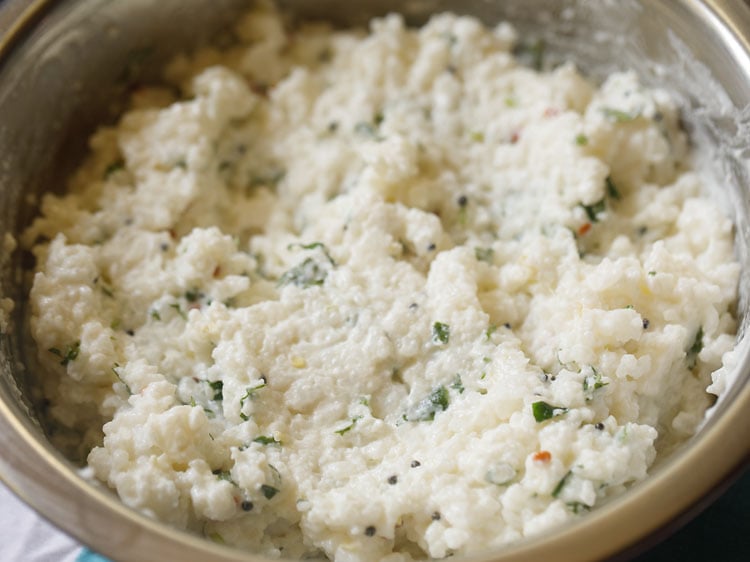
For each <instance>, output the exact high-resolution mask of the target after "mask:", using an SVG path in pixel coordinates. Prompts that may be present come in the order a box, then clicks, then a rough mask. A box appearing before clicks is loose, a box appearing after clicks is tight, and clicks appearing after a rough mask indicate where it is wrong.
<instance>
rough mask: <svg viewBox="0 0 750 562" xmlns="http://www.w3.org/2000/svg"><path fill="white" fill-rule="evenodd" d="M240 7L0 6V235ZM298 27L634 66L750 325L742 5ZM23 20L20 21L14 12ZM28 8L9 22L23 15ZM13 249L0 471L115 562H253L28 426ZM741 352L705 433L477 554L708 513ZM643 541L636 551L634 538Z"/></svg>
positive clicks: (494, 12)
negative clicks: (684, 137) (152, 509)
mask: <svg viewBox="0 0 750 562" xmlns="http://www.w3.org/2000/svg"><path fill="white" fill-rule="evenodd" d="M246 4H247V3H246V2H243V1H241V0H216V1H215V2H211V3H207V2H199V1H197V0H193V1H189V2H186V1H184V0H162V1H161V2H158V3H157V2H152V1H149V0H129V1H128V2H110V1H105V0H79V1H77V2H74V1H65V0H58V1H52V0H38V1H33V2H32V1H26V0H15V1H10V2H6V3H5V6H4V8H3V11H2V12H0V25H4V26H6V29H5V30H4V31H5V34H4V36H3V38H2V40H0V155H2V156H0V209H1V210H0V234H4V233H6V232H7V233H10V234H13V235H15V234H17V233H18V232H20V231H22V230H23V228H24V226H25V225H26V224H28V221H29V220H30V218H31V217H32V216H33V213H34V212H35V204H34V203H35V201H36V196H37V195H38V194H40V193H42V192H44V191H48V190H60V189H62V188H63V187H64V183H65V178H66V176H67V175H68V174H69V173H70V172H71V171H72V170H73V169H74V168H75V166H76V165H77V163H78V162H79V161H80V158H81V156H82V154H83V152H84V150H85V148H86V138H87V137H88V135H89V134H90V133H91V132H92V131H93V130H94V128H95V127H96V126H97V124H99V123H102V122H108V121H109V122H111V121H112V120H113V119H114V118H115V116H116V115H117V113H118V111H120V110H121V108H122V107H123V105H122V102H123V100H124V98H125V96H126V94H127V91H128V89H129V88H130V87H131V86H132V84H133V83H134V82H135V81H138V82H151V81H157V80H158V77H159V69H160V67H161V66H162V65H163V64H164V63H165V61H167V60H168V59H169V58H170V57H171V56H172V55H174V54H175V53H177V52H180V51H185V50H189V49H192V48H194V47H195V46H196V45H197V44H200V43H202V42H208V41H215V40H221V37H222V33H221V30H222V29H224V28H226V26H228V25H230V24H231V22H232V21H234V19H235V18H236V16H237V14H238V13H239V12H240V11H241V10H242V9H243V7H245V6H246ZM280 4H281V5H282V6H284V7H285V8H287V9H288V10H289V12H290V14H291V15H292V17H295V18H316V19H327V20H331V21H333V22H334V23H335V24H337V25H364V24H366V22H367V21H368V20H369V19H370V18H371V17H373V16H376V15H382V14H384V13H387V12H389V11H400V12H402V13H404V14H405V15H406V17H407V20H408V21H409V22H410V23H415V24H416V23H420V22H423V21H425V19H426V18H427V17H429V14H431V13H434V12H438V11H443V10H453V11H457V12H460V13H467V14H473V15H476V16H478V17H480V18H481V19H483V20H484V21H485V22H486V23H488V24H493V23H496V22H498V21H500V20H503V19H507V20H510V21H512V22H513V23H514V24H515V25H516V26H517V28H518V29H519V30H520V32H521V34H522V36H524V35H534V36H541V37H543V38H544V39H545V41H546V44H547V45H548V47H549V51H550V52H551V56H558V57H560V58H565V59H570V60H573V61H575V62H576V63H577V64H578V65H579V67H580V68H581V69H582V70H583V71H584V72H585V73H587V74H589V75H591V76H593V77H594V78H601V77H602V76H604V75H605V74H606V73H607V72H609V71H611V70H612V69H615V68H619V69H624V68H633V69H635V70H636V71H637V72H638V73H639V74H640V76H641V77H642V79H643V80H644V81H645V83H647V84H649V85H655V84H658V85H661V86H663V87H665V88H666V89H668V90H670V91H671V92H672V94H673V95H674V96H675V97H676V98H677V100H678V101H679V103H680V104H681V105H682V107H683V108H684V113H683V117H684V122H685V125H686V127H687V128H688V130H689V131H690V133H691V135H692V138H693V139H694V142H695V144H696V146H697V147H698V149H699V153H700V154H701V155H702V156H701V160H702V161H703V162H704V163H705V165H706V166H707V167H708V168H709V169H710V170H711V171H712V174H713V176H714V177H715V178H716V182H715V184H716V185H715V186H714V189H713V192H712V193H713V195H714V196H715V197H716V198H717V200H719V201H720V202H721V203H722V205H723V206H724V208H725V209H726V211H727V213H728V214H729V215H730V216H731V217H732V219H733V220H734V222H735V224H736V246H737V256H738V258H739V260H740V261H741V263H742V264H743V274H742V279H741V283H740V294H741V297H740V302H739V305H738V315H739V317H740V319H741V330H740V331H741V334H744V333H745V332H746V329H747V325H748V322H750V314H748V306H750V301H749V300H748V296H749V295H748V291H749V289H750V224H749V222H748V218H749V217H750V181H748V170H747V166H746V161H747V157H748V155H750V134H748V126H750V113H748V112H747V111H745V110H744V109H743V108H745V107H747V106H748V105H750V36H749V35H748V34H750V31H749V30H750V8H748V7H747V5H746V4H745V3H742V2H735V1H733V0H706V1H704V2H699V1H698V0H682V1H679V2H647V1H645V0H642V1H637V0H629V1H627V2H617V3H615V2H593V1H587V0H580V1H574V0H560V1H558V2H552V1H547V0H504V1H500V0H496V1H493V0H468V1H465V2H452V1H450V0H432V1H431V0H409V1H407V2H401V1H398V0H382V1H377V0H365V1H361V2H356V3H352V2H347V1H346V0H317V1H316V0H297V1H294V0H281V1H280ZM22 12H23V13H22ZM21 13H22V15H19V14H21ZM27 266H28V256H26V255H25V254H24V253H23V252H21V251H17V252H14V253H12V254H11V255H3V256H2V259H0V269H1V271H0V275H1V276H0V282H1V290H0V292H1V293H2V295H0V296H5V297H9V298H12V299H13V300H14V301H15V302H16V307H15V310H14V313H13V318H12V322H11V326H10V327H9V329H8V330H7V331H6V333H3V334H1V335H0V448H2V450H3V451H4V453H3V455H2V457H1V458H0V477H2V479H3V481H5V483H6V484H8V485H9V486H10V487H11V489H13V490H14V491H15V492H16V493H17V494H18V495H19V496H21V497H22V498H23V499H24V500H25V501H26V502H27V503H29V504H30V505H31V506H32V507H34V508H35V509H36V510H37V511H39V512H40V513H41V514H42V515H43V516H45V517H47V518H48V519H49V520H50V521H52V522H53V523H55V524H56V525H58V526H59V527H61V528H62V529H64V530H65V531H67V532H69V533H70V534H72V535H74V536H76V537H77V538H78V539H80V540H81V541H83V542H84V543H86V544H88V545H90V546H91V547H92V548H94V549H96V550H97V551H99V552H102V553H103V554H106V555H108V556H110V557H112V558H113V559H117V560H172V559H179V560H185V561H190V560H204V559H211V560H217V561H224V560H225V561H229V560H259V558H258V557H254V556H252V555H248V554H244V553H240V552H238V551H233V550H231V549H228V548H224V547H221V546H218V545H214V544H211V543H209V542H207V541H205V540H203V539H199V538H197V537H193V536H190V535H188V534H186V533H182V532H180V531H176V530H174V529H171V528H169V527H166V526H164V525H162V524H159V523H156V522H154V521H152V520H150V519H148V518H147V517H145V516H143V515H140V514H138V513H136V512H134V511H132V510H130V509H128V508H126V507H124V506H123V505H122V504H121V503H119V501H118V500H117V499H116V498H115V497H114V496H113V495H112V494H111V493H110V492H109V491H108V490H106V489H105V488H104V487H97V486H94V485H91V484H90V483H88V482H86V481H84V480H83V479H82V478H81V477H80V476H79V475H78V473H77V468H76V467H75V466H74V465H73V464H72V463H71V462H70V461H68V460H67V459H65V458H64V457H63V456H62V455H61V454H60V453H59V452H58V451H56V450H55V449H54V448H53V447H52V446H51V445H50V444H49V442H48V441H47V439H46V438H45V431H44V428H43V427H42V425H41V424H40V423H39V420H38V417H37V416H36V413H35V412H36V410H35V406H34V404H35V401H34V398H33V397H34V392H33V391H34V370H33V367H32V366H33V361H31V360H30V357H31V355H32V354H33V352H32V351H29V349H28V337H27V335H26V332H25V329H24V321H23V318H24V314H25V307H26V297H25V293H24V291H25V289H24V287H25V276H24V273H23V272H24V268H25V267H27ZM746 340H747V338H745V339H743V340H742V341H741V343H740V348H741V354H740V359H739V360H738V363H737V365H736V367H735V370H736V373H735V377H734V382H733V384H732V385H731V387H730V388H728V389H727V392H726V394H725V395H724V396H723V397H722V399H721V400H720V402H719V404H718V406H717V407H716V408H715V410H716V411H715V412H713V414H712V415H711V416H710V418H709V419H708V421H707V422H706V423H705V424H704V426H703V427H702V429H701V430H700V431H699V432H698V434H697V435H696V436H695V437H694V438H693V439H692V440H691V441H690V442H689V443H687V444H686V445H685V446H683V447H682V448H680V449H679V450H677V451H675V452H674V453H673V454H671V455H670V456H668V457H667V458H664V459H663V460H662V462H660V463H659V465H658V466H657V467H656V468H655V470H654V473H653V475H652V476H651V478H649V479H648V480H646V481H645V482H644V483H642V484H640V485H638V486H635V487H634V488H633V489H632V490H630V491H629V492H628V493H627V494H625V495H624V496H622V497H620V498H618V499H617V500H615V501H612V502H611V503H609V504H608V505H606V506H603V507H602V508H601V509H599V510H597V511H595V512H594V513H592V514H590V515H588V516H587V517H585V518H582V519H581V520H580V521H578V522H576V523H574V524H571V525H569V526H566V527H564V528H561V529H559V530H557V531H555V532H553V533H550V534H548V535H545V536H544V537H539V538H535V539H532V540H528V541H524V542H522V543H519V544H517V545H514V546H511V547H509V548H508V549H506V550H503V551H501V552H496V553H489V554H488V556H486V557H484V559H487V560H489V559H492V560H501V559H511V558H512V559H513V560H520V561H523V560H529V561H531V560H539V559H544V558H545V557H547V556H551V555H554V556H555V557H556V558H558V559H559V558H563V559H572V558H575V559H578V560H587V559H602V558H605V557H611V556H615V557H626V556H627V555H628V553H632V552H633V549H634V548H635V549H637V548H638V545H639V544H640V545H641V546H643V545H645V544H647V540H646V539H647V537H649V536H651V535H652V534H653V533H655V532H656V531H657V530H658V529H660V528H662V527H663V526H664V525H666V524H668V523H669V522H671V521H675V520H676V519H677V518H679V517H680V516H681V514H684V513H685V512H688V511H690V510H691V509H693V508H695V507H699V506H701V505H703V503H704V502H705V501H706V498H707V497H710V494H711V493H712V492H714V491H715V490H717V489H718V488H720V487H721V486H722V485H723V483H725V482H726V481H727V478H729V477H730V476H731V475H732V474H734V473H736V472H737V471H738V470H739V469H740V468H741V467H742V466H744V465H745V464H746V463H747V460H748V454H750V419H749V418H748V417H747V415H746V414H745V413H744V412H746V411H747V409H748V408H750V384H748V379H749V378H750V353H749V352H750V349H748V347H749V346H748V345H747V341H746ZM644 541H646V542H644Z"/></svg>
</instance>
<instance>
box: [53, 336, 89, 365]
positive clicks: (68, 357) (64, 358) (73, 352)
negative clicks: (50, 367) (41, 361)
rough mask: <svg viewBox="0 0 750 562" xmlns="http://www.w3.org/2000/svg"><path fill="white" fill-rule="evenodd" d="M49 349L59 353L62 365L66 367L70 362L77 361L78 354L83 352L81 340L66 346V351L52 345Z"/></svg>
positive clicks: (54, 353)
mask: <svg viewBox="0 0 750 562" xmlns="http://www.w3.org/2000/svg"><path fill="white" fill-rule="evenodd" d="M47 351H49V352H50V353H52V354H53V355H57V356H58V357H59V358H60V365H62V366H63V367H65V366H67V364H68V363H70V362H71V361H75V360H76V359H77V358H78V354H79V353H80V352H81V342H80V341H76V342H74V343H72V344H70V345H67V346H65V351H60V350H59V349H58V348H56V347H50V348H49V349H48V350H47Z"/></svg>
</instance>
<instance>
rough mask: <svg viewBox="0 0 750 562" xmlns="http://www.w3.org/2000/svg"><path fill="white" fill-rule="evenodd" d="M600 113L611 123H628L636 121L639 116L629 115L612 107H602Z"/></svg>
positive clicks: (637, 114)
mask: <svg viewBox="0 0 750 562" xmlns="http://www.w3.org/2000/svg"><path fill="white" fill-rule="evenodd" d="M602 113H603V114H604V116H605V117H606V118H607V119H608V120H610V121H612V122H613V123H628V122H629V121H633V120H635V119H637V118H638V117H639V115H640V114H639V113H636V114H631V113H628V112H626V111H622V110H620V109H615V108H612V107H603V108H602Z"/></svg>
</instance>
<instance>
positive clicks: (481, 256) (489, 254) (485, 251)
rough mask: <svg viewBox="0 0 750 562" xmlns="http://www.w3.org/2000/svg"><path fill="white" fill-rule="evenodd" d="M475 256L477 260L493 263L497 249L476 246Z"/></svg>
mask: <svg viewBox="0 0 750 562" xmlns="http://www.w3.org/2000/svg"><path fill="white" fill-rule="evenodd" d="M474 256H475V257H476V258H477V261H483V262H487V263H489V264H491V263H492V259H493V258H494V257H495V250H493V249H492V248H474Z"/></svg>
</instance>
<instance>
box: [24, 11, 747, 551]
mask: <svg viewBox="0 0 750 562" xmlns="http://www.w3.org/2000/svg"><path fill="white" fill-rule="evenodd" d="M237 34H238V36H239V38H240V41H241V44H240V46H237V47H234V48H231V49H230V50H228V51H225V52H219V51H215V50H206V51H202V52H200V53H198V54H197V55H194V56H191V57H185V58H183V59H180V60H178V61H176V62H175V63H174V64H172V65H171V67H170V68H169V70H168V73H167V74H168V80H169V81H170V83H172V84H174V85H175V86H176V87H177V89H179V91H180V93H181V95H180V98H179V99H178V100H176V99H175V98H174V90H175V89H163V90H162V89H150V90H142V91H139V92H136V93H135V94H134V98H133V108H132V110H130V111H128V112H127V113H126V114H125V115H124V116H123V117H122V119H121V120H120V122H119V123H118V124H117V125H116V126H113V127H107V128H102V129H101V130H100V131H99V132H97V133H96V135H94V137H93V138H92V140H91V156H90V157H89V158H88V160H87V161H86V162H85V164H84V165H83V166H82V168H81V169H80V170H79V171H78V173H77V174H76V175H75V176H74V178H73V179H72V181H71V184H70V191H69V193H68V194H66V195H65V196H55V195H47V196H45V197H44V200H43V203H42V213H41V216H40V217H39V218H38V219H37V220H36V222H35V223H34V225H33V226H32V227H31V228H30V229H29V230H28V231H27V232H26V233H25V235H24V237H23V243H24V244H25V246H26V247H33V251H34V254H35V255H36V257H37V260H38V271H37V273H36V276H35V279H34V285H33V289H32V291H31V305H32V317H31V328H32V332H33V335H34V338H35V339H36V341H37V342H38V349H39V360H40V362H41V364H42V365H43V366H44V367H45V368H46V369H47V370H48V371H49V376H48V377H47V378H46V381H45V385H46V392H47V396H48V399H49V401H50V415H51V416H52V417H53V419H55V420H56V422H57V423H58V424H59V425H60V426H61V427H65V428H68V429H69V430H72V432H73V433H74V434H81V433H82V434H84V435H85V439H84V442H83V443H82V444H81V445H80V450H81V451H83V452H84V454H85V453H88V465H89V466H90V469H91V471H92V473H93V475H95V476H96V478H98V479H100V480H102V481H104V482H106V483H107V484H109V486H111V487H112V488H113V489H115V490H116V491H117V493H118V494H119V496H120V497H121V498H122V500H123V501H124V502H125V503H126V504H127V505H129V506H132V507H134V508H136V509H138V510H141V511H143V512H145V513H147V514H149V515H152V516H153V517H156V518H159V519H161V520H164V521H167V522H169V523H172V524H174V525H177V526H180V527H185V528H188V529H191V530H194V531H196V532H198V533H203V534H205V535H206V536H207V537H210V538H212V539H214V540H216V541H219V542H222V543H227V544H233V545H238V546H240V547H242V548H247V549H250V550H253V551H257V552H261V553H265V554H267V555H282V556H290V557H300V556H313V555H322V554H325V555H326V556H328V557H330V558H332V559H335V560H338V561H360V560H362V561H364V560H392V561H396V560H410V559H412V558H422V557H425V556H431V557H444V556H447V555H450V554H451V553H456V554H461V553H471V552H477V551H482V550H486V549H490V548H493V547H498V546H500V545H503V544H506V543H508V542H509V541H516V540H518V539H520V538H522V537H524V536H529V535H533V534H536V533H539V532H541V531H544V530H547V529H549V528H550V527H552V526H555V525H558V524H560V523H563V522H565V521H568V520H570V519H573V518H575V517H578V516H580V515H581V514H582V513H584V512H586V511H588V510H590V509H591V508H593V507H595V506H596V505H598V504H600V503H601V502H602V501H604V500H606V499H607V498H609V497H611V496H614V495H616V494H619V493H621V492H623V490H625V489H626V487H627V486H628V485H630V484H632V483H634V482H637V481H639V480H641V479H643V478H644V477H645V476H646V474H647V469H648V467H649V465H650V464H651V463H652V462H653V460H654V457H655V454H656V450H657V446H655V444H658V448H659V450H660V451H661V450H668V449H669V448H670V447H671V446H673V445H674V444H676V443H679V442H681V441H684V440H685V439H686V438H687V437H688V436H690V435H691V433H692V432H693V431H694V430H695V428H696V426H697V424H698V423H699V422H700V421H701V419H702V417H703V414H704V411H705V409H706V408H707V407H708V406H709V405H710V403H711V400H710V397H709V395H708V394H707V393H706V387H707V386H708V385H709V384H710V382H711V373H712V372H713V371H715V370H716V369H718V368H719V367H720V366H721V360H722V355H723V354H724V353H725V352H727V351H728V350H730V349H731V348H732V346H733V344H734V341H735V336H734V333H735V328H736V322H735V318H734V317H733V315H732V307H733V303H734V302H735V299H736V286H737V279H738V273H739V266H738V264H737V263H736V261H735V259H734V257H733V236H732V225H731V223H730V222H729V220H728V219H727V218H726V217H725V216H723V215H722V214H721V213H720V212H719V210H717V209H716V208H715V207H714V205H713V204H712V202H711V201H710V200H709V199H707V198H706V197H704V196H703V195H702V193H703V191H704V190H703V186H702V182H701V179H700V178H699V176H698V175H697V174H696V173H694V172H693V171H691V169H690V158H689V153H688V147H687V143H686V139H685V135H684V134H683V133H682V132H681V131H680V129H679V124H678V112H677V109H676V108H675V107H674V105H673V103H672V102H671V101H670V99H669V97H668V96H667V95H666V94H665V93H664V92H661V91H655V90H648V89H645V88H644V87H642V86H641V85H640V84H639V83H638V79H637V78H636V76H635V75H634V74H631V73H622V74H615V75H612V76H611V77H610V78H609V79H608V80H607V81H606V82H605V83H604V84H603V85H602V86H601V87H600V88H598V89H597V87H595V86H594V85H592V84H591V83H590V82H588V81H587V80H586V79H584V78H582V77H581V75H580V74H579V73H578V72H577V71H576V69H575V68H574V67H573V66H572V65H569V64H568V65H563V66H560V67H558V68H556V69H554V70H552V71H550V72H546V73H540V72H537V71H535V70H533V69H530V68H527V67H524V66H522V65H520V64H519V63H518V62H516V60H515V59H514V57H513V56H512V54H511V48H512V45H513V43H514V42H515V40H516V37H515V33H514V31H513V30H512V29H511V28H510V27H509V26H508V25H500V26H498V27H497V28H495V29H486V28H484V27H483V26H482V25H480V24H479V23H478V22H477V21H475V20H473V19H470V18H465V17H462V18H459V17H456V16H453V15H440V16H436V17H434V18H433V19H432V20H431V21H430V22H429V23H428V24H427V25H426V26H425V27H423V28H421V29H419V30H412V29H407V28H406V27H405V26H404V24H403V21H402V20H401V18H400V17H398V16H389V17H387V18H384V19H380V20H376V21H374V22H373V23H372V26H371V30H370V33H369V34H363V33H362V34H360V33H353V32H339V31H337V32H332V31H331V30H330V29H328V28H326V27H325V26H319V25H318V26H307V27H304V28H302V29H297V30H295V31H294V32H293V33H292V32H289V31H288V30H285V29H284V27H283V25H282V23H281V19H280V18H279V17H278V15H277V14H275V13H274V12H273V10H270V9H267V8H265V9H260V10H259V11H256V12H255V13H252V14H250V15H249V16H247V17H246V18H245V19H244V20H243V21H242V22H241V24H240V25H239V27H238V30H237ZM105 422H106V423H105ZM102 424H104V427H103V430H102V429H101V426H102ZM69 435H70V433H69V432H68V431H61V433H60V435H59V436H58V438H59V439H60V442H61V443H63V445H65V443H64V441H65V439H66V438H67V437H68V436H69ZM77 439H78V441H76V442H79V441H80V438H77ZM63 445H61V446H63ZM89 450H90V453H89Z"/></svg>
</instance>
